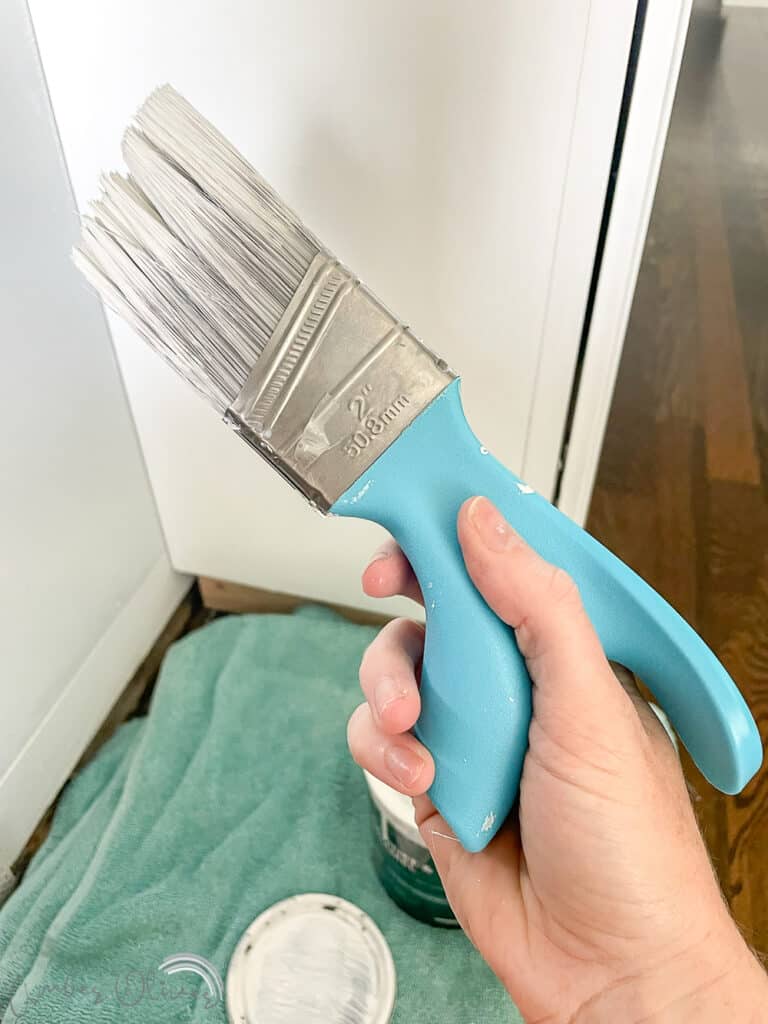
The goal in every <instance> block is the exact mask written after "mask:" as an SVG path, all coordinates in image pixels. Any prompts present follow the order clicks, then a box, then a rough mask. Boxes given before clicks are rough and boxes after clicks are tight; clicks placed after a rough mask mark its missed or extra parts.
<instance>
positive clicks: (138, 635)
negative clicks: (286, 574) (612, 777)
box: [0, 0, 185, 865]
mask: <svg viewBox="0 0 768 1024" xmlns="http://www.w3.org/2000/svg"><path fill="white" fill-rule="evenodd" d="M0 65H1V66H2V68H3V82H2V91H0V138H2V139H3V147H2V158H1V159H0V225H2V230H1V231H0V318H1V322H2V340H1V344H2V361H1V363H0V366H1V367H2V368H1V369H0V545H1V550H2V553H1V554H0V650H1V651H2V673H0V865H1V864H2V863H3V862H6V863H7V862H9V861H11V860H12V859H13V858H14V856H15V855H16V854H17V853H18V852H19V849H20V848H21V846H22V845H23V843H24V841H25V840H26V837H27V835H28V833H29V831H30V830H31V828H32V827H33V826H34V824H35V823H36V821H37V819H38V817H39V816H40V814H41V813H42V811H43V810H44V809H45V807H46V805H47V804H48V802H49V801H50V799H51V797H52V796H53V795H54V794H55V792H56V790H57V789H58V787H59V786H60V785H61V783H62V782H63V781H64V779H65V778H66V775H67V773H68V772H69V770H70V769H71V767H72V766H73V764H74V762H75V761H76V759H77V757H78V756H79V754H80V752H81V750H82V749H83V747H84V746H85V744H86V743H87V742H88V740H89V739H90V736H91V735H92V733H93V732H94V730H95V729H96V728H97V727H98V725H99V724H100V722H101V720H102V719H103V717H104V715H105V713H106V711H107V710H108V709H109V707H110V706H111V704H112V702H113V701H114V699H115V697H116V696H117V694H118V693H119V691H120V690H121V688H122V687H123V686H124V685H125V683H126V682H127V680H128V678H129V677H130V674H131V672H132V671H133V669H134V668H135V666H136V665H137V663H138V662H139V660H140V659H141V658H142V657H143V656H144V654H145V653H146V651H147V650H148V648H149V647H150V646H151V644H152V642H153V640H154V638H155V636H156V635H157V634H158V633H159V631H160V629H161V628H162V626H163V624H164V622H165V620H166V619H167V617H168V615H169V613H170V611H171V610H172V608H173V606H174V605H175V603H176V602H177V601H178V599H179V597H180V594H181V591H182V589H183V586H184V583H185V581H184V579H183V578H182V577H179V576H177V575H176V574H174V573H173V572H172V571H171V569H170V565H169V562H168V559H167V555H166V553H165V547H164V543H163V537H162V534H161V530H160V526H159V521H158V518H157V514H156V511H155V507H154V504H153V499H152V496H151V491H150V488H149V486H148V481H147V478H146V474H145V470H144V466H143V462H142V457H141V454H140V451H139V447H138V443H137V439H136V436H135V433H134V428H133V423H132V421H131V417H130V413H129V410H128V406H127V402H126V399H125V395H124V393H123V386H122V382H121V378H120V375H119V372H118V368H117V365H116V362H115V357H114V354H113V351H112V345H111V340H110V337H109V333H108V330H107V327H106V323H105V320H104V316H103V313H102V310H101V307H100V305H99V303H98V301H97V300H96V298H95V297H94V295H93V294H92V293H91V292H90V291H89V289H88V288H86V287H85V285H84V284H83V281H82V280H81V278H80V277H79V275H78V274H77V272H76V271H75V269H74V267H73V266H72V264H71V261H70V259H69V250H70V247H71V245H72V242H73V240H74V238H75V235H76V231H77V222H76V216H75V211H74V202H73V199H72V195H71V192H70V189H69V184H68V181H67V177H66V171H65V168H64V164H63V160H62V157H61V154H60V152H59V147H58V140H57V136H56V132H55V128H54V122H53V118H52V115H51V111H50V108H49V104H48V97H47V94H46V90H45V82H44V79H43V77H42V74H41V69H40V66H39V62H38V58H37V52H36V48H35V42H34V38H33V35H32V29H31V25H30V22H29V18H28V14H27V10H26V6H25V3H24V0H5V2H4V3H3V4H2V6H1V7H0Z"/></svg>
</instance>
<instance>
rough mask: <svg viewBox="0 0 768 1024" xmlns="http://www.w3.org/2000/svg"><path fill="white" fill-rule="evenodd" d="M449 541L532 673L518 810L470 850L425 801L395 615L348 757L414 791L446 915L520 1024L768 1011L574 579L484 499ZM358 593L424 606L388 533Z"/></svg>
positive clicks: (407, 636)
mask: <svg viewBox="0 0 768 1024" xmlns="http://www.w3.org/2000/svg"><path fill="white" fill-rule="evenodd" d="M458 536H459V541H460V544H461V548H462V551H463V554H464V560H465V563H466V567H467V571H468V572H469V575H470V577H471V578H472V580H473V582H474V584H475V586H476V587H477V588H478V590H479V591H480V592H481V594H482V595H483V597H484V598H485V600H486V601H487V602H488V604H489V605H490V607H491V608H492V609H493V610H494V611H495V612H496V614H497V615H499V616H500V618H502V619H503V620H504V621H505V622H507V623H508V624H509V625H510V626H511V627H512V628H513V629H514V630H515V635H516V638H517V644H518V647H519V648H520V651H521V653H522V655H523V656H524V658H525V659H526V663H527V666H528V671H529V674H530V676H531V679H532V681H533V717H532V720H531V726H530V730H529V735H528V739H529V748H528V752H527V754H526V758H525V763H524V767H523V773H522V778H521V784H520V798H519V815H515V814H513V816H512V817H510V819H509V820H508V821H507V822H506V824H505V825H504V827H503V828H502V829H501V830H500V831H499V833H498V834H497V835H496V837H495V838H494V839H493V840H492V841H491V843H490V844H489V845H488V847H487V848H486V849H485V850H483V851H482V852H481V853H476V854H470V853H468V852H467V851H465V850H464V849H463V848H462V847H461V846H460V844H459V843H458V841H457V840H456V839H455V838H454V837H452V835H451V830H450V828H449V826H448V825H447V824H446V822H445V821H444V820H443V819H442V818H441V816H440V815H439V814H438V813H437V811H436V810H435V808H434V807H433V806H432V804H431V803H430V801H429V799H428V797H427V796H426V795H425V793H426V790H427V789H428V788H429V786H430V785H431V783H432V779H433V776H434V764H433V762H432V758H431V756H430V754H429V752H428V751H427V750H426V749H425V748H424V747H423V746H422V745H421V744H420V743H419V741H418V740H417V739H416V738H415V737H414V736H413V735H411V733H410V732H409V731H408V730H410V729H411V727H412V726H413V725H414V723H415V722H416V719H417V718H418V715H419V710H420V700H419V692H418V683H417V677H418V670H419V664H420V657H421V651H422V645H423V636H424V634H423V629H422V628H421V627H420V626H419V625H417V624H416V623H413V622H410V621H408V620H405V619H399V620H395V621H394V622H391V623H389V624H388V625H387V626H385V627H384V629H383V630H382V631H381V633H380V634H379V636H378V637H377V638H376V640H374V642H373V643H372V644H371V646H370V647H369V648H368V650H367V651H366V653H365V656H364V658H363V661H362V664H361V667H360V682H361V685H362V688H363V692H364V694H365V697H366V703H364V704H362V705H361V706H360V707H358V708H357V709H356V711H355V712H354V713H353V715H352V716H351V718H350V722H349V729H348V740H349V746H350V750H351V752H352V755H353V757H354V759H355V761H356V762H357V763H358V764H360V765H361V766H362V767H363V768H365V769H367V770H368V771H369V772H371V773H372V774H373V775H376V776H377V777H378V778H380V779H381V780H382V781H383V782H385V783H387V784H388V785H390V786H392V787H394V788H395V789H398V790H400V791H401V792H403V793H407V794H409V795H411V796H413V797H414V805H415V809H416V819H417V822H418V823H419V827H420V830H421V834H422V837H423V838H424V841H425V842H426V843H427V845H428V847H429V849H430V852H431V854H432V857H433V859H434V861H435V865H436V867H437V870H438V872H439V873H440V877H441V879H442V881H443V885H444V887H445V891H446V894H447V896H448V899H449V901H450V903H451V906H452V908H453V910H454V913H455V914H456V917H457V918H458V920H459V922H460V923H461V925H462V927H463V928H464V930H465V932H466V933H467V935H468V936H469V938H470V939H471V940H472V942H473V943H474V944H475V946H476V947H477V949H478V950H479V951H480V953H481V954H482V955H483V957H484V958H485V959H486V960H487V961H488V963H489V964H490V966H491V967H492V969H493V970H494V971H495V973H496V974H497V976H498V977H499V978H500V979H501V981H502V982H503V983H504V985H505V986H506V988H507V990H508V991H509V993H510V995H511V996H512V998H513V999H514V1001H515V1003H516V1004H517V1005H518V1007H519V1008H520V1011H521V1013H522V1014H523V1016H524V1017H525V1019H526V1020H527V1021H529V1022H540V1024H544V1022H546V1024H566V1022H569V1024H588V1022H595V1024H598V1022H603V1021H606V1022H608V1021H610V1022H611V1024H616V1022H634V1021H641V1020H642V1021H644V1022H647V1024H651V1022H662V1021H674V1022H688V1021H691V1022H693V1021H695V1022H696V1024H709V1022H710V1021H711V1022H713V1024H714V1022H717V1024H723V1022H725V1021H739V1022H741V1021H744V1022H750V1024H751V1022H758V1021H761V1022H762V1021H768V981H767V980H766V976H765V974H764V972H763V970H762V968H761V967H760V966H759V964H758V963H757V961H756V959H755V958H754V956H753V955H752V954H751V952H750V951H749V950H748V948H747V946H746V944H745V943H744V941H743V939H742V938H741V935H740V934H739V932H738V930H737V928H736V926H735V924H734V923H733V921H732V919H731V917H730V915H729V913H728V910H727V908H726V906H725V904H724V902H723V899H722V896H721V894H720V890H719V888H718V885H717V881H716V879H715V876H714V873H713V871H712V867H711V865H710V862H709V858H708V856H707V852H706V849H705V847H704V843H703V841H702V839H701V836H700V833H699V830H698V827H697V824H696V820H695V816H694V814H693V810H692V808H691V804H690V800H689V797H688V792H687V789H686V785H685V781H684V778H683V774H682V770H681V768H680V763H679V760H678V758H677V754H676V751H675V749H674V747H673V745H672V743H671V742H670V740H669V737H668V736H667V734H666V732H665V730H664V728H663V726H662V725H661V723H660V722H659V721H658V719H657V717H656V716H655V714H654V712H653V711H652V709H651V708H650V707H649V705H648V704H647V703H646V702H645V701H644V700H643V698H642V696H641V695H640V693H639V692H638V690H637V688H636V687H635V685H634V681H633V680H632V678H631V676H630V675H629V673H621V672H619V675H618V677H617V675H616V674H614V672H613V671H612V669H611V667H610V665H609V664H608V662H607V661H606V658H605V655H604V653H603V651H602V648H601V646H600V642H599V640H598V638H597V635H596V634H595V632H594V630H593V628H592V626H591V624H590V622H589V620H588V618H587V615H586V613H585V611H584V608H583V607H582V604H581V601H580V599H579V594H578V590H577V588H576V587H575V585H574V584H573V583H572V581H571V580H570V579H569V578H568V577H567V576H566V575H565V574H564V573H563V572H562V571H561V570H557V569H555V568H554V567H553V566H551V565H549V564H548V563H547V562H545V561H543V560H542V559H541V558H540V557H539V556H538V555H537V554H536V553H535V552H534V551H533V550H532V549H531V548H530V547H528V545H526V544H525V542H524V541H523V540H522V539H521V538H520V537H519V536H518V535H517V534H516V533H515V532H514V531H513V530H512V529H511V527H510V526H509V525H508V524H507V523H506V522H505V520H504V519H503V518H502V517H501V515H500V513H499V512H498V511H497V510H496V509H495V508H494V506H493V505H491V503H490V502H489V501H488V500H487V499H485V498H475V499H471V500H470V501H468V502H466V503H465V504H464V506H463V507H462V509H461V511H460V513H459V517H458ZM363 586H364V589H365V591H366V593H368V594H369V595H371V596H376V597H386V596H391V595H393V594H403V595H406V596H408V597H411V598H413V599H415V600H421V595H420V593H419V588H418V583H417V581H416V579H415V577H414V575H413V572H412V570H411V568H410V566H409V565H408V562H407V561H406V559H405V557H404V556H403V554H402V552H401V551H400V550H399V549H398V548H397V547H396V545H394V544H390V545H389V546H387V547H386V548H385V549H384V550H383V551H382V552H381V553H380V554H379V555H378V556H376V557H375V558H374V560H373V561H372V562H371V564H370V565H369V566H368V568H367V569H366V571H365V573H364V576H363ZM467 699H468V700H471V691H469V690H468V693H467Z"/></svg>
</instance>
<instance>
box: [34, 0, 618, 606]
mask: <svg viewBox="0 0 768 1024" xmlns="http://www.w3.org/2000/svg"><path fill="white" fill-rule="evenodd" d="M30 6H31V10H32V15H33V20H34V24H35V28H36V32H37V38H38V43H39V46H40V51H41V55H42V59H43V64H44V67H45V70H46V75H47V78H48V83H49V87H50V91H51V97H52V102H53V107H54V110H55V113H56V118H57V122H58V126H59V130H60V133H61V140H62V145H63V149H64V154H65V157H66V159H67V163H68V166H69V169H70V173H71V176H72V181H73V186H74V190H75V193H76V196H77V199H78V201H79V203H80V204H81V205H84V204H85V203H86V201H87V199H88V198H89V197H91V196H92V195H93V194H94V192H95V189H96V182H97V177H98V174H99V171H100V170H101V169H103V168H111V167H115V166H120V165H121V159H120V154H119V150H118V142H119V139H120V135H121V132H122V130H123V128H124V126H125V124H126V123H127V121H128V119H129V118H130V116H131V114H132V112H133V111H134V110H135V108H136V107H137V106H138V104H139V103H140V102H141V100H142V99H143V97H144V96H145V95H146V94H147V93H148V92H149V91H150V90H151V89H152V88H153V87H154V86H155V85H157V84H158V83H160V82H163V81H170V82H171V83H172V84H173V85H174V86H175V87H176V88H177V89H179V91H181V92H182V93H184V94H185V95H186V96H187V97H188V98H189V99H190V100H191V101H192V102H193V103H194V104H195V105H196V106H197V107H198V108H199V109H200V110H201V111H202V112H203V113H204V114H206V115H207V116H208V117H210V119H211V120H213V121H214V122H215V123H216V124H217V125H218V126H219V127H220V128H221V129H222V130H223V131H224V132H225V134H227V135H228V136H229V137H230V138H231V139H232V140H233V141H234V142H235V144H236V145H237V146H238V147H239V148H240V149H241V150H243V151H244V153H245V154H246V155H247V157H248V158H249V159H250V160H251V161H252V162H253V163H254V164H255V165H256V166H257V167H258V168H259V169H260V170H261V171H262V172H263V173H264V174H265V176H266V177H267V178H268V179H269V180H270V181H271V182H272V183H273V184H274V185H275V186H276V187H277V189H278V190H279V191H280V192H281V193H282V194H283V195H284V196H285V198H286V199H287V200H288V201H290V203H291V204H292V205H293V206H294V207H295V208H296V209H298V210H299V212H300V213H301V214H302V216H303V217H304V218H305V219H306V221H307V222H308V224H309V225H310V227H312V228H313V229H314V230H315V232H316V233H317V234H318V235H319V236H320V237H321V238H323V239H324V240H325V241H326V242H327V243H328V244H329V245H330V247H331V248H332V249H333V250H334V251H335V252H336V253H337V254H338V255H339V256H340V257H341V258H342V259H343V260H344V261H345V262H347V264H348V265H349V266H351V267H352V268H353V269H354V270H355V271H356V272H358V273H359V274H360V275H361V276H362V277H363V279H364V280H365V281H366V282H367V283H368V284H369V285H370V286H371V287H372V288H373V290H374V291H375V292H377V293H378V294H379V295H380V296H381V297H382V298H383V299H384V301H385V302H387V304H389V305H390V306H391V307H392V308H393V309H394V310H395V311H396V312H397V313H398V314H399V315H400V316H402V317H403V318H404V319H406V320H407V321H408V322H409V323H410V324H411V325H412V326H413V328H414V330H415V331H416V333H417V334H419V335H420V336H421V337H423V338H424V339H425V341H426V342H427V343H428V344H429V345H430V346H431V347H433V348H434V349H436V350H437V351H439V352H440V354H441V355H443V356H444V357H445V358H446V359H447V360H448V362H449V363H450V364H451V365H452V366H453V367H454V368H456V369H457V370H458V371H460V373H461V374H462V376H463V378H464V384H463V393H464V400H465V405H466V410H467V414H468V417H469V419H470V422H471V423H472V425H473V427H474V429H475V430H476V432H477V433H478V434H479V436H480V437H481V438H482V439H483V442H484V443H485V444H486V445H487V446H488V447H489V448H491V449H492V450H493V451H494V453H495V454H497V455H498V457H499V458H501V460H502V461H504V462H506V463H507V464H508V465H509V466H510V467H512V468H514V469H516V470H518V471H522V472H524V474H525V475H526V477H527V478H528V479H529V480H530V482H531V483H532V484H533V485H534V486H536V487H538V488H539V489H541V490H543V491H544V492H545V493H549V494H551V490H552V486H553V483H554V479H555V472H556V467H557V461H558V457H559V453H560V445H561V439H562V433H563V424H564V419H565V414H566V410H567V406H568V399H569V394H570V389H571V382H572V376H573V367H574V361H575V359H576V354H577V350H578V345H579V338H580V333H581V328H582V322H583V317H584V308H585V303H586V296H587V291H588V288H589V282H590V276H591V273H592V264H593V256H594V251H595V245H596V240H597V235H598V230H599V224H600V217H601V213H602V209H603V204H604V199H605V193H606V183H607V180H608V173H609V168H610V162H611V154H612V150H613V143H614V138H615V132H616V123H617V118H618V113H619V107H620V102H621V97H622V89H623V85H624V80H625V75H626V69H627V59H628V53H629V46H630V40H631V35H632V28H633V24H634V19H635V10H636V4H635V2H634V0H592V2H590V0H548V2H547V3H542V4H531V3H528V2H523V0H485V2H484V3H482V4H474V3H468V2H466V0H421V2H420V3H417V4H415V3H413V2H412V0H388V2H387V3H379V2H375V0H370V2H367V0H366V2H357V3H350V2H348V0H326V2H324V3H322V4H318V3H316V2H315V0H281V2H280V3H276V2H275V0H258V2H244V0H243V2H239V3H238V2H233V0H230V2H224V3H218V4H213V3H211V2H210V0H198V2H192V3H190V2H188V0H185V2H182V0H134V2H133V3H131V4H104V3H102V2H101V0H78V2H77V3H74V4H61V3H59V2H58V0H31V5H30ZM112 327H113V332H114V337H115V339H116V343H117V348H118V353H119V357H120V361H121V365H122V368H123V372H124V376H125V380H126V384H127V387H128V393H129V398H130V401H131V405H132V408H133V412H134V415H135V419H136V423H137V426H138V430H139V435H140V437H141V441H142V446H143V449H144V453H145V457H146V460H147V466H148V469H149V474H150V478H151V481H152V487H153V490H154V493H155V497H156V500H157V503H158V507H159V510H160V515H161V519H162V523H163V528H164V532H165V537H166V540H167V543H168V546H169V550H170V554H171V559H172V561H173V564H174V565H175V566H176V567H177V568H179V569H182V570H185V571H189V572H194V573H199V574H206V575H211V576H216V577H223V578H226V579H230V580H236V581H240V582H245V583H251V584H255V585H258V586H262V587H268V588H273V589H277V590H284V591H290V592H294V593H299V594H305V595H308V596H311V597H318V598H326V599H331V600H335V601H340V602H345V603H350V604H360V603H364V599H363V598H362V597H361V595H360V590H359V582H358V580H359V572H360V569H361V567H362V565H363V564H364V561H365V559H366V556H367V555H368V554H369V552H370V551H371V550H372V547H373V545H374V544H375V543H376V540H377V530H376V529H375V528H374V527H372V526H370V525H368V524H363V523H350V522H348V521H347V522H331V521H322V520H321V519H320V518H319V517H318V516H317V515H316V514H315V513H313V512H312V511H311V510H310V509H309V508H307V507H306V506H305V505H304V504H303V502H302V500H301V499H300V498H299V497H298V496H297V495H296V494H295V493H293V492H292V491H290V490H289V489H287V488H286V487H285V485H284V484H283V483H282V481H281V480H279V479H278V478H277V477H276V476H275V475H274V474H273V473H272V472H271V471H270V470H269V469H268V468H267V467H266V466H264V465H262V464H261V462H260V460H259V459H258V458H257V457H255V456H254V455H253V454H252V453H251V452H250V451H249V450H248V449H247V448H246V447H245V446H244V445H242V443H241V442H239V441H238V440H237V439H236V438H235V437H234V436H232V435H231V434H230V433H229V431H228V430H227V429H226V428H225V427H224V426H223V425H222V424H220V423H219V422H217V419H216V416H215V415H214V414H213V413H210V412H209V411H208V410H207V409H206V408H205V407H204V406H203V404H202V403H201V402H200V401H199V400H198V399H197V398H196V397H195V396H193V395H192V394H191V393H190V392H189V391H188V390H187V389H186V388H185V386H184V385H183V384H181V383H179V382H178V381H177V380H175V379H174V378H173V376H172V374H171V373H170V371H168V370H166V369H165V367H164V366H162V365H161V364H160V362H159V361H158V360H157V359H155V358H154V357H153V356H152V355H151V354H150V353H149V352H148V351H145V350H144V348H143V346H142V344H141V342H139V341H138V340H137V339H135V338H134V337H133V336H131V334H130V332H129V331H128V330H127V329H126V328H125V327H124V326H123V325H122V324H118V323H117V322H113V323H112Z"/></svg>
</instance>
